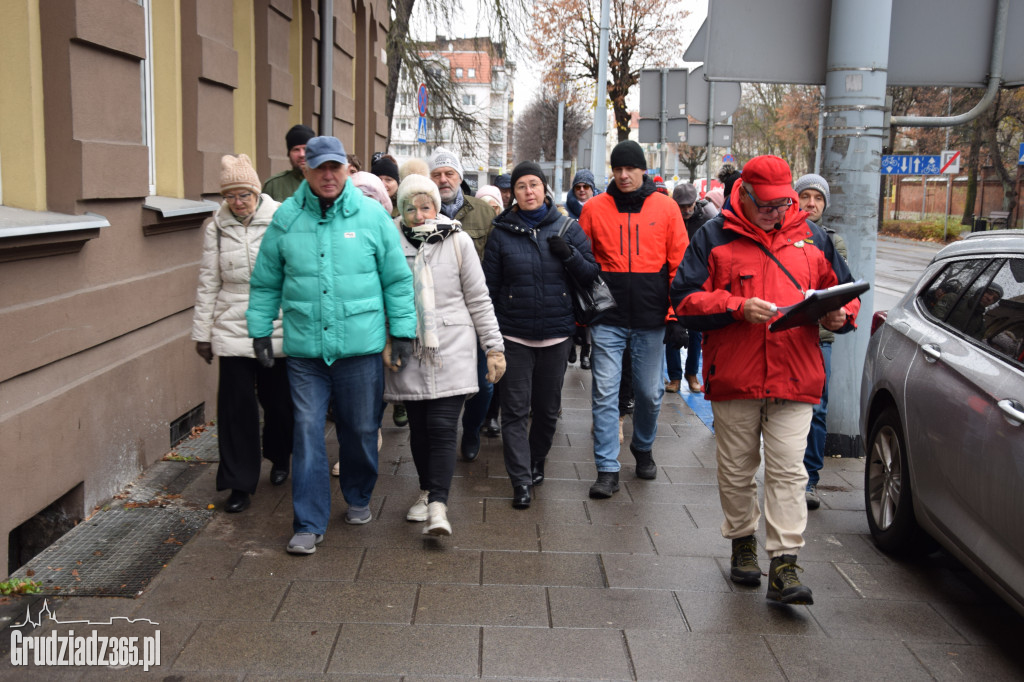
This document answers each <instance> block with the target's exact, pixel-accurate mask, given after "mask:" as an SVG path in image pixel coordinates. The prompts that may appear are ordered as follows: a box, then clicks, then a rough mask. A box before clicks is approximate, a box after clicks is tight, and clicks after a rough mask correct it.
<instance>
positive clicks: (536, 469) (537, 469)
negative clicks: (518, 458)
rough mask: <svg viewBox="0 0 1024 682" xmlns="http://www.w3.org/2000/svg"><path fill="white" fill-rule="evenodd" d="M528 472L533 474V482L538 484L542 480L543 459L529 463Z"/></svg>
mask: <svg viewBox="0 0 1024 682" xmlns="http://www.w3.org/2000/svg"><path fill="white" fill-rule="evenodd" d="M530 473H531V474H533V484H534V485H540V484H541V483H543V482H544V460H543V459H541V460H538V461H536V462H531V463H530Z"/></svg>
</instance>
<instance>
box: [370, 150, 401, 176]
mask: <svg viewBox="0 0 1024 682" xmlns="http://www.w3.org/2000/svg"><path fill="white" fill-rule="evenodd" d="M370 172H371V173H373V174H374V175H376V176H377V177H382V176H384V177H389V178H391V179H393V180H394V181H395V182H401V181H402V180H401V178H399V177H398V164H397V163H395V162H394V161H392V160H391V159H389V158H387V157H386V156H382V157H380V158H379V159H377V160H376V161H374V162H373V165H372V166H370Z"/></svg>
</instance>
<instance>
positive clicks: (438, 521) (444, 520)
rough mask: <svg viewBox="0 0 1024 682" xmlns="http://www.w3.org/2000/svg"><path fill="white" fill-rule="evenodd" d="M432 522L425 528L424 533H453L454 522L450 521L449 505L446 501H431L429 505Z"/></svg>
mask: <svg viewBox="0 0 1024 682" xmlns="http://www.w3.org/2000/svg"><path fill="white" fill-rule="evenodd" d="M427 510H428V513H429V514H430V523H428V524H427V527H426V528H424V529H423V534H424V535H451V534H452V524H450V523H448V505H446V504H445V503H444V502H431V503H430V504H428V505H427Z"/></svg>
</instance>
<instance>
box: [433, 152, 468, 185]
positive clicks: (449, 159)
mask: <svg viewBox="0 0 1024 682" xmlns="http://www.w3.org/2000/svg"><path fill="white" fill-rule="evenodd" d="M427 165H428V166H430V171H431V172H433V171H434V170H435V169H437V168H444V167H448V168H454V169H455V172H456V173H458V174H459V178H460V179H461V178H463V177H464V176H463V174H462V164H461V163H459V157H457V156H455V153H454V152H452V151H450V150H448V149H445V148H444V147H438V148H437V149H435V150H434V153H433V154H431V155H430V158H429V159H428V160H427Z"/></svg>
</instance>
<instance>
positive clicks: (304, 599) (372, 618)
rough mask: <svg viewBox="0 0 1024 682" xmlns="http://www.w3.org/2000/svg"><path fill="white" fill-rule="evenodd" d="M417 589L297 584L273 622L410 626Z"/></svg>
mask: <svg viewBox="0 0 1024 682" xmlns="http://www.w3.org/2000/svg"><path fill="white" fill-rule="evenodd" d="M314 556H315V555H314ZM418 589H419V588H418V586H416V585H405V584H402V583H376V584H374V585H373V586H370V585H369V584H361V583H346V582H322V581H312V580H308V581H295V582H293V583H291V589H289V590H288V594H287V596H286V597H285V599H284V602H283V603H282V604H281V607H280V609H278V611H277V613H276V614H275V616H274V620H275V621H294V622H308V623H317V622H318V623H401V624H407V623H411V622H412V613H413V608H414V604H415V602H416V594H417V592H418Z"/></svg>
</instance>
